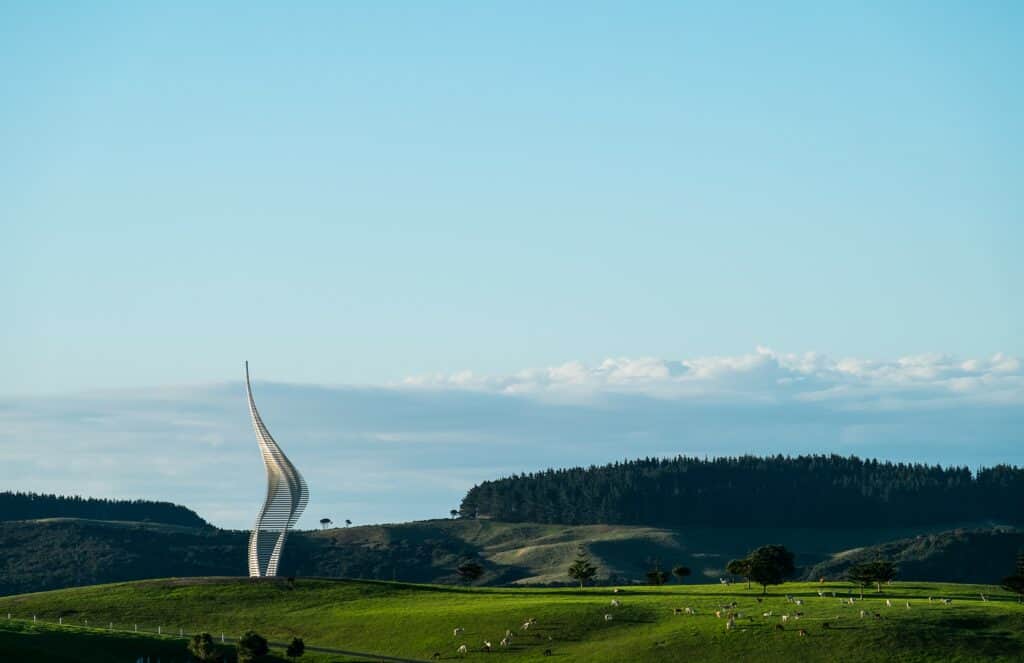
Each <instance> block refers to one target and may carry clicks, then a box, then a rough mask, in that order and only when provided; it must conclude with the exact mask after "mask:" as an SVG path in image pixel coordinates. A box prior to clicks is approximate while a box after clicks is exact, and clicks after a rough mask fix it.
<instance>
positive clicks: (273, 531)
mask: <svg viewBox="0 0 1024 663" xmlns="http://www.w3.org/2000/svg"><path fill="white" fill-rule="evenodd" d="M245 391H246V393H247V394H248V396H249V415H250V416H251V417H252V427H253V428H254V429H255V430H256V440H257V442H259V445H260V452H261V453H262V454H263V464H264V465H266V467H267V498H266V500H264V502H263V508H261V509H260V515H259V516H257V518H256V525H254V526H253V528H252V534H251V535H250V536H249V577H250V578H262V577H268V578H269V577H273V576H276V575H277V563H278V561H279V560H280V559H281V549H282V548H283V547H284V540H285V538H286V537H287V536H288V530H289V529H291V528H292V527H293V526H294V525H295V522H296V521H297V520H298V519H299V516H301V515H302V512H303V510H304V509H305V508H306V503H307V502H309V489H308V488H307V487H306V482H305V481H304V480H303V478H302V475H301V474H299V471H298V470H297V469H295V466H294V465H292V463H291V461H290V460H288V456H285V455H284V452H283V451H281V447H279V446H277V442H274V438H272V437H271V436H270V431H268V430H267V427H266V426H264V425H263V419H261V418H260V413H259V412H258V411H257V410H256V402H255V401H253V399H252V385H251V384H249V362H245Z"/></svg>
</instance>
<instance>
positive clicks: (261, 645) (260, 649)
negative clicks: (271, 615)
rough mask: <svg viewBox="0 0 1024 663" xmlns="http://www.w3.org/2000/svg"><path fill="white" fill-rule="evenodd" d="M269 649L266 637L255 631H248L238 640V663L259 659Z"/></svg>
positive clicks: (248, 662) (247, 662)
mask: <svg viewBox="0 0 1024 663" xmlns="http://www.w3.org/2000/svg"><path fill="white" fill-rule="evenodd" d="M269 651H270V647H268V646H267V639H266V638H264V637H263V636H262V635H260V634H259V633H256V632H255V631H246V632H245V635H243V636H242V637H241V638H239V640H238V663H250V662H251V661H258V660H259V659H260V658H261V657H263V656H266V655H267V653H268V652H269Z"/></svg>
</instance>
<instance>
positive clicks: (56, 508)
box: [0, 491, 207, 527]
mask: <svg viewBox="0 0 1024 663" xmlns="http://www.w3.org/2000/svg"><path fill="white" fill-rule="evenodd" d="M38 518H90V519H92V520H128V521H133V522H154V523H166V524H168V525H185V526H188V527H201V526H203V525H206V524H207V523H206V521H205V520H203V519H202V518H200V517H199V516H198V514H196V512H195V511H193V510H192V509H189V508H187V507H184V506H181V505H179V504H172V503H171V502H154V501H151V500H108V499H102V498H96V497H79V496H77V495H43V494H39V493H15V492H10V491H7V492H0V520H34V519H38Z"/></svg>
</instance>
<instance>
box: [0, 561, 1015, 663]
mask: <svg viewBox="0 0 1024 663" xmlns="http://www.w3.org/2000/svg"><path fill="white" fill-rule="evenodd" d="M882 589H883V591H882V592H881V593H876V592H875V591H874V590H873V589H870V590H866V591H865V593H864V599H863V600H859V598H858V597H859V593H858V591H857V590H855V589H853V588H852V586H851V585H850V584H849V583H845V582H832V583H829V582H826V583H824V584H820V583H787V584H785V585H781V586H778V587H774V588H770V589H769V592H768V594H767V595H766V596H762V595H761V590H760V588H759V587H757V586H755V587H753V588H751V589H747V588H746V586H745V585H742V584H733V585H728V586H726V585H692V586H676V585H673V586H663V587H646V586H625V587H621V588H619V589H618V591H615V589H614V588H611V587H601V588H587V589H585V590H584V591H582V592H581V591H579V590H578V589H567V588H558V589H544V588H520V587H512V588H458V587H451V586H439V585H413V584H404V583H390V582H377V581H354V580H329V579H313V578H298V579H297V580H296V581H295V582H294V583H289V582H288V581H287V580H285V579H264V580H258V581H252V580H249V579H242V578H181V579H165V580H150V581H139V582H128V583H117V584H111V585H97V586H90V587H80V588H73V589H65V590H57V591H51V592H40V593H36V594H23V595H17V596H7V597H0V658H3V657H4V654H5V652H6V653H7V656H8V657H10V653H11V652H18V651H22V652H28V651H44V650H45V651H53V652H54V655H53V658H33V659H32V660H55V661H57V660H69V661H70V660H76V661H77V660H82V661H92V660H96V661H101V660H110V659H109V658H104V657H103V655H102V653H103V652H104V651H105V650H108V651H110V652H114V651H117V652H122V651H124V652H134V651H135V650H140V649H141V648H143V647H147V646H148V647H149V648H150V649H148V650H146V651H153V652H154V655H155V654H156V652H158V651H159V652H163V653H162V654H160V655H161V657H162V661H163V663H166V662H167V661H168V660H172V659H174V658H175V657H176V656H178V657H180V658H178V659H177V660H183V659H184V642H183V641H182V640H175V639H174V638H173V637H167V636H166V635H165V636H164V637H157V636H156V635H155V632H156V631H157V629H158V628H159V629H160V630H161V631H162V632H163V633H164V634H171V636H176V635H177V634H178V633H179V631H181V632H184V633H186V634H187V633H195V632H201V631H207V632H210V633H212V634H213V635H214V636H215V638H217V639H218V640H219V638H220V634H221V633H224V634H225V637H226V638H228V639H230V638H231V637H237V636H238V635H240V634H241V633H242V632H244V631H246V630H255V631H257V632H259V633H261V634H262V635H264V636H265V637H267V638H268V639H269V640H271V641H273V642H287V641H289V640H290V639H291V638H292V637H295V636H297V637H301V638H303V639H304V640H305V642H306V644H307V646H313V647H327V648H337V649H345V650H352V651H358V652H370V653H373V654H380V655H390V656H398V657H405V658H409V659H417V660H431V659H432V658H433V657H434V654H435V653H436V654H438V655H439V658H440V659H441V660H462V659H464V660H477V661H480V660H490V658H491V657H498V660H506V661H509V662H510V663H511V662H513V661H535V660H547V661H559V660H561V661H571V660H578V661H609V662H611V661H624V660H629V661H638V662H644V661H652V662H653V661H676V660H701V661H737V660H742V661H783V660H789V661H833V660H836V659H837V658H840V657H842V658H844V659H849V660H854V661H857V662H858V663H865V662H869V661H908V662H910V661H934V660H942V661H944V662H945V663H952V662H955V661H1020V660H1022V659H1024V605H1021V604H1019V603H1018V602H1017V598H1016V597H1015V596H1012V595H1010V594H1008V593H1006V592H1003V591H1002V590H999V589H997V588H994V587H991V586H984V585H958V584H940V583H893V584H892V585H889V586H883V588H882ZM819 593H820V595H819ZM833 593H834V594H835V596H833ZM787 595H789V596H791V597H792V598H787ZM983 595H984V597H985V599H987V600H983V599H982V596H983ZM851 597H852V598H853V599H854V600H853V603H852V604H851V603H850V600H849V599H850V598H851ZM929 597H932V600H931V601H929ZM758 599H760V600H758ZM941 599H948V600H950V601H951V602H950V603H949V604H946V603H943V602H942V601H941ZM613 601H617V602H619V603H620V604H621V605H619V606H614V605H613V604H612V602H613ZM887 601H888V602H889V603H890V604H891V607H890V606H889V605H887ZM908 605H909V607H908ZM687 608H688V609H689V610H690V611H692V612H693V613H694V614H686V613H687ZM716 611H717V612H718V615H717V616H716ZM862 611H863V613H864V616H863V617H862V616H861V614H862ZM8 613H10V615H11V619H9V620H8V619H7V615H8ZM677 613H678V614H677ZM797 613H800V614H799V615H798V614H797ZM33 615H34V616H35V618H36V620H37V621H36V622H35V623H34V624H33V623H32V618H33ZM783 615H786V618H785V619H784V618H783ZM729 616H732V617H733V620H734V621H733V622H732V623H733V625H732V627H731V628H729V627H727V623H728V618H729ZM58 621H62V622H63V624H60V625H57V624H56V622H58ZM527 623H529V625H528V626H526V624H527ZM111 624H113V629H114V630H110V627H111ZM136 625H137V626H138V628H139V633H138V634H136V633H135V632H134V627H135V626H136ZM456 628H460V629H463V631H462V632H460V633H459V634H458V635H455V634H454V633H453V631H454V629H456ZM121 629H128V630H130V631H132V632H129V633H124V632H122V631H121ZM509 631H511V632H512V637H511V638H510V639H509V640H507V645H508V646H506V647H502V646H501V645H500V642H501V640H502V639H503V638H504V637H505V634H506V633H507V632H509ZM46 640H48V641H50V642H52V643H54V644H52V646H50V647H48V648H47V647H44V648H42V649H39V648H37V649H32V648H31V645H32V643H33V642H35V643H37V644H38V643H41V642H44V641H46ZM485 642H490V643H491V647H492V651H491V652H489V653H488V652H486V651H483V649H484V643H485ZM462 645H465V646H466V653H465V654H460V653H459V651H458V649H459V647H460V646H462ZM19 648H20V649H19ZM62 652H64V653H65V654H67V652H71V654H70V657H68V658H61V653H62ZM93 652H96V654H95V655H94V654H93ZM176 652H177V653H176ZM549 652H550V653H549ZM139 653H145V652H144V651H140V652H139ZM276 653H277V654H278V655H280V656H283V653H282V651H281V650H280V648H278V649H277V650H276ZM5 660H6V659H5ZM12 660H21V659H12ZM132 660H134V659H132ZM153 660H155V657H154V659H153ZM303 660H306V661H356V660H374V659H373V658H369V659H364V658H360V657H346V656H341V655H334V654H329V653H318V652H308V653H307V655H306V657H305V658H304V659H303Z"/></svg>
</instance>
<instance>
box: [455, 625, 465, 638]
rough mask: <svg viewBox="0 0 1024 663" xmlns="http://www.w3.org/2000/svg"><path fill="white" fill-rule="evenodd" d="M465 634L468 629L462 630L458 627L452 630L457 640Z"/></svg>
mask: <svg viewBox="0 0 1024 663" xmlns="http://www.w3.org/2000/svg"><path fill="white" fill-rule="evenodd" d="M465 632H466V629H464V628H462V627H461V626H456V627H455V628H453V629H452V637H454V638H457V637H459V636H460V635H462V634H463V633H465Z"/></svg>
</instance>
